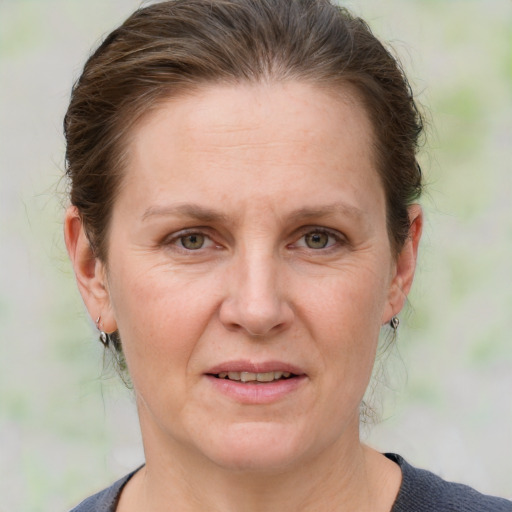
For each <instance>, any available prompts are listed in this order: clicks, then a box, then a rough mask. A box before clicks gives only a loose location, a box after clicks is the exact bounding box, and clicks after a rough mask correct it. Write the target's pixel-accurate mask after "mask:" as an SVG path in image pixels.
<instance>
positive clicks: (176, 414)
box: [65, 0, 512, 512]
mask: <svg viewBox="0 0 512 512" xmlns="http://www.w3.org/2000/svg"><path fill="white" fill-rule="evenodd" d="M65 130H66V137H67V154H66V156H67V163H68V175H69V177H70V180H71V204H72V206H71V207H70V208H69V209H68V211H67V215H66V221H65V236H66V243H67V247H68V251H69V254H70V257H71V260H72V262H73V266H74V270H75V274H76V278H77V282H78V286H79V289H80V292H81V294H82V297H83V299H84V302H85V304H86V307H87V309H88V311H89V314H90V315H91V317H92V318H93V319H94V320H95V321H96V325H97V327H98V330H99V333H100V340H101V341H102V342H103V343H104V345H105V346H107V347H113V349H114V350H115V351H116V352H117V355H118V357H119V360H120V362H121V365H122V366H123V365H126V367H127V369H128V372H129V375H130V378H131V380H132V382H133V386H134V391H135V395H136V400H137V407H138V412H139V418H140V424H141V431H142V437H143V443H144V451H145V456H146V464H145V465H144V466H143V467H142V468H139V469H138V470H137V471H135V472H134V473H133V474H131V475H128V476H127V477H125V478H123V479H122V480H120V481H119V482H117V483H116V484H114V485H113V486H112V487H110V488H108V489H106V490H105V491H103V492H101V493H99V494H98V495H96V496H94V497H91V498H89V499H88V500H86V501H85V502H83V503H82V504H81V505H79V506H78V507H77V508H76V509H75V510H76V511H92V510H95V511H100V510H101V511H107V510H108V511H114V510H115V511H118V512H127V511H131V510H148V511H155V512H158V511H161V510H162V511H163V510H165V511H168V510H177V511H178V510H179V511H182V510H187V511H189V510H190V511H196V510H197V511H203V510H222V511H231V510H233V511H240V510H243V511H253V510H258V511H259V510H301V511H310V510H314V511H331V510H333V511H334V510H357V511H360V510H361V511H362V510H364V511H366V510H368V511H370V510H371V511H377V512H378V511H382V512H384V511H386V512H387V511H393V512H399V511H412V510H414V511H423V510H425V511H427V510H428V511H432V510H436V511H437V510H439V511H443V510H469V511H472V510H479V511H483V510H497V511H501V510H502V511H505V510H507V511H510V510H512V504H511V503H509V502H507V501H505V500H502V499H499V498H490V497H486V496H483V495H480V494H478V493H477V492H476V491H473V490H471V489H469V488H467V487H464V486H460V485H457V484H449V483H446V482H444V481H442V480H440V479H439V478H437V477H435V476H434V475H432V474H430V473H427V472H423V471H420V470H417V469H414V468H412V467H411V466H409V465H408V464H407V463H406V462H405V461H404V460H403V459H402V458H401V457H399V456H397V455H382V454H380V453H377V452H375V451H373V450H371V449H370V448H368V447H367V446H365V445H363V444H362V443H361V442H360V439H359V418H360V410H361V404H362V399H363V395H364V392H365V390H366V387H367V385H368V381H369V378H370V374H371V370H372V366H373V363H374V358H375V352H376V347H377V342H378V337H379V332H380V331H381V330H382V329H387V328H391V329H393V330H395V331H396V329H397V328H398V323H399V322H398V319H397V316H396V315H397V314H398V313H399V312H400V310H401V309H402V306H403V304H404V301H405V300H406V297H407V294H408V292H409V289H410V287H411V284H412V280H413V276H414V270H415V264H416V255H417V249H418V243H419V240H420V236H421V230H422V222H423V218H422V211H421V208H420V206H419V205H418V204H417V203H416V200H417V199H418V197H419V195H420V192H421V186H422V184H421V172H420V169H419V166H418V165H417V162H416V149H417V141H418V137H419V135H420V133H421V130H422V125H421V117H420V115H419V113H418V111H417V109H416V106H415V103H414V100H413V97H412V94H411V91H410V88H409V86H408V83H407V80H406V79H405V77H404V76H403V74H402V72H401V69H400V67H399V65H398V64H397V63H396V61H395V60H394V59H393V58H392V57H391V56H390V55H389V54H388V53H387V51H386V50H385V49H384V48H383V46H382V45H381V44H380V43H379V41H378V40H377V39H375V37H374V36H373V35H372V34H371V32H370V30H369V29H368V27H367V26H366V25H365V23H364V22H362V21H361V20H359V19H356V18H353V17H352V16H351V15H350V14H349V13H348V12H347V11H346V10H344V9H340V8H337V7H334V6H333V5H331V4H330V3H329V2H328V1H327V0H296V1H289V0H216V1H212V0H181V1H180V0H177V1H173V2H163V3H159V4H156V5H153V6H150V7H147V8H145V9H142V10H140V11H138V12H136V13H135V14H134V15H132V17H130V18H129V19H128V20H127V21H126V22H125V23H124V24H123V26H121V27H120V28H119V29H117V30H116V31H114V32H113V33H112V34H110V35H109V36H108V37H107V39H106V40H105V41H104V43H103V44H102V45H101V46H100V48H99V49H98V50H97V51H96V52H95V54H94V55H93V56H92V57H91V58H90V59H89V61H88V62H87V64H86V66H85V69H84V72H83V74H82V76H81V78H80V80H79V81H78V82H77V84H76V85H75V87H74V90H73V95H72V99H71V104H70V106H69V109H68V113H67V115H66V120H65ZM388 326H390V327H388Z"/></svg>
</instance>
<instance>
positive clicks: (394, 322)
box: [389, 316, 400, 334]
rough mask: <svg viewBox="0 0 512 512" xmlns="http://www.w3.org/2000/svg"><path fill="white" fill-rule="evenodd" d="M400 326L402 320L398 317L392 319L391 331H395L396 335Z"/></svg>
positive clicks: (390, 322) (390, 323)
mask: <svg viewBox="0 0 512 512" xmlns="http://www.w3.org/2000/svg"><path fill="white" fill-rule="evenodd" d="M399 325H400V320H399V318H398V317H397V316H394V317H392V318H391V320H390V321H389V326H390V327H391V329H393V331H395V334H396V331H398V326H399Z"/></svg>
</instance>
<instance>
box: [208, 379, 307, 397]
mask: <svg viewBox="0 0 512 512" xmlns="http://www.w3.org/2000/svg"><path fill="white" fill-rule="evenodd" d="M206 377H207V379H208V381H209V382H210V383H211V385H212V386H214V388H215V390H216V391H218V392H220V393H222V394H223V395H225V396H227V397H229V398H231V399H233V400H236V401H237V402H240V403H244V404H268V403H272V402H276V401H278V400H280V399H282V398H284V397H286V396H288V395H290V394H291V393H293V392H295V391H296V390H297V389H298V388H299V386H300V385H301V384H303V382H304V381H305V379H306V376H305V375H300V376H298V377H292V378H290V379H281V380H276V381H274V382H265V383H256V382H245V383H244V382H240V381H236V380H229V379H219V378H217V377H213V376H212V375H207V376H206Z"/></svg>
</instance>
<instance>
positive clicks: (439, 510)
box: [386, 453, 512, 512]
mask: <svg viewBox="0 0 512 512" xmlns="http://www.w3.org/2000/svg"><path fill="white" fill-rule="evenodd" d="M386 457H388V458H389V459H391V460H392V461H394V462H396V463H397V464H398V465H399V466H400V468H401V469H402V485H401V487H400V491H399V493H398V496H397V498H396V501H395V504H394V505H393V509H392V511H391V512H432V511H433V510H435V511H436V512H512V502H511V501H508V500H505V499H502V498H495V497H492V496H486V495H484V494H480V493H479V492H477V491H475V490H474V489H472V488H471V487H468V486H467V485H462V484H457V483H453V482H446V481H445V480H443V479H442V478H439V477H438V476H436V475H434V474H433V473H430V472H429V471H425V470H422V469H417V468H414V467H412V466H411V465H410V464H408V463H407V462H406V461H405V460H404V459H403V458H402V457H400V456H399V455H395V454H389V453H388V454H386Z"/></svg>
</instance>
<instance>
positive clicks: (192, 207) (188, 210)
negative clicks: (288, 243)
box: [142, 201, 366, 223]
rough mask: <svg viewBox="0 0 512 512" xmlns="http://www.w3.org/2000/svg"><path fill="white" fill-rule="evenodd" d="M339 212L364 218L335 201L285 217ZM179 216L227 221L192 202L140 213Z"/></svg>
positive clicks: (321, 215) (347, 205) (347, 215)
mask: <svg viewBox="0 0 512 512" xmlns="http://www.w3.org/2000/svg"><path fill="white" fill-rule="evenodd" d="M336 214H341V215H343V216H344V217H351V218H354V219H355V220H364V218H365V217H366V215H365V212H364V210H361V209H359V208H357V207H355V206H353V205H351V204H348V203H344V202H341V201H340V202H337V203H333V204H328V205H322V206H318V207H302V208H298V209H297V210H294V211H292V212H291V213H290V214H289V215H287V216H286V217H287V218H289V219H290V220H293V221H301V220H307V219H318V218H324V217H330V216H333V215H336ZM167 216H179V217H188V218H191V219H194V220H197V221H201V222H206V223H208V222H221V221H224V222H225V221H227V220H228V216H227V215H225V214H223V213H221V212H219V211H217V210H213V209H211V208H206V207H204V206H201V205H198V204H194V203H181V204H175V205H171V206H151V207H149V208H148V209H147V210H146V211H145V212H144V213H143V214H142V221H145V220H147V219H148V218H151V217H167Z"/></svg>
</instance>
